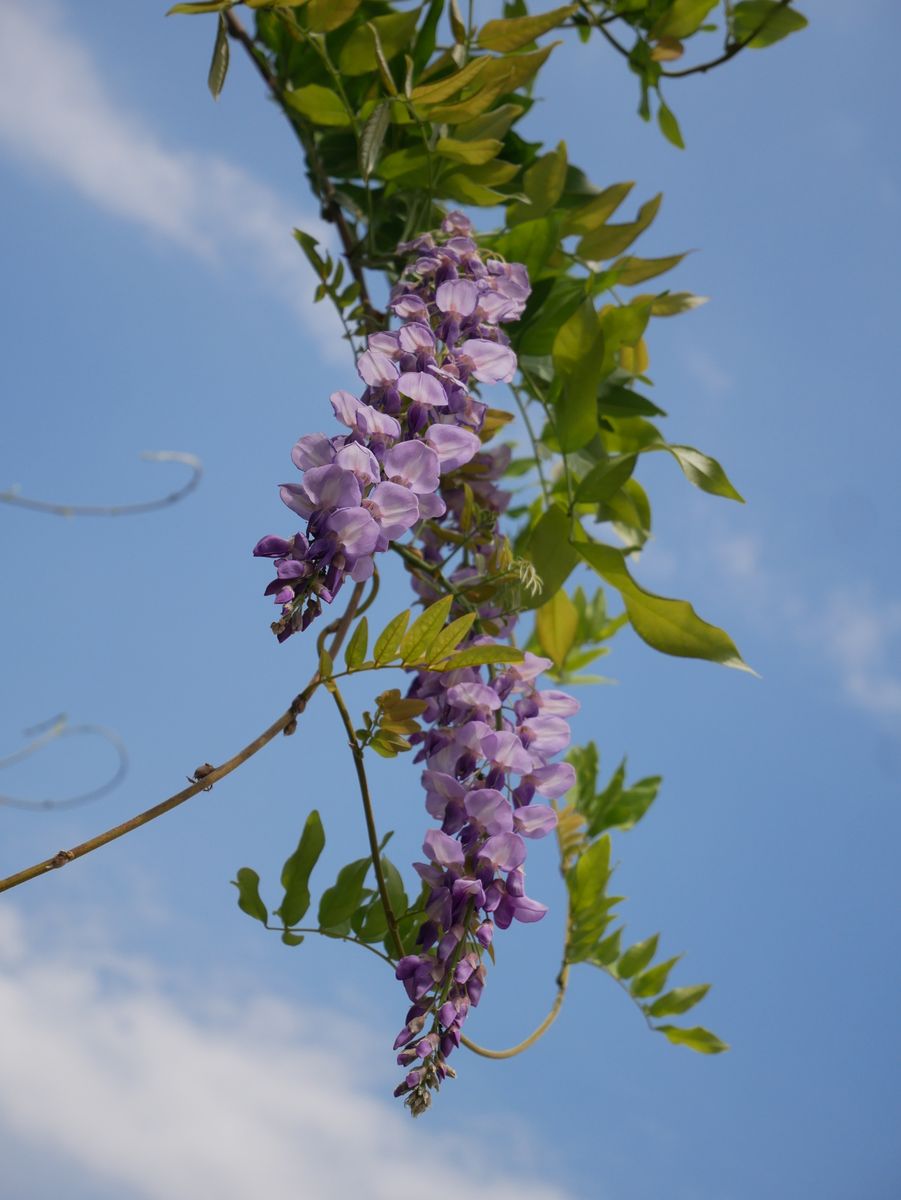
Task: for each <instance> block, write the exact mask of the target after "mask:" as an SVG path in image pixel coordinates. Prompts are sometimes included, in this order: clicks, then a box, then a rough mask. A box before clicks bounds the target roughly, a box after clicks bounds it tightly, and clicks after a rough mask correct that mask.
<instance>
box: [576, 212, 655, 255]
mask: <svg viewBox="0 0 901 1200" xmlns="http://www.w3.org/2000/svg"><path fill="white" fill-rule="evenodd" d="M662 200H663V196H662V195H657V196H654V197H653V199H651V200H648V201H647V202H646V203H645V204H643V205H642V206H641V208H640V209H639V210H638V216H637V217H636V218H635V220H634V221H629V222H627V223H626V224H624V225H602V226H601V227H600V228H599V229H596V230H594V231H593V232H592V233H587V234H586V235H585V236H584V237H583V238H582V240H581V241H580V242H579V254H580V255H581V256H582V257H583V258H587V259H589V260H591V261H593V262H599V261H602V260H604V259H608V258H616V256H617V254H622V252H623V251H624V250H626V249H628V247H629V246H631V245H632V243H633V242H634V241H635V239H636V238H637V237H638V236H639V234H641V233H643V232H644V231H645V230H646V229H647V227H648V226H649V225H650V223H651V222H652V221H653V220H654V218H655V217H656V215H657V210H658V209H659V208H660V203H661V201H662Z"/></svg>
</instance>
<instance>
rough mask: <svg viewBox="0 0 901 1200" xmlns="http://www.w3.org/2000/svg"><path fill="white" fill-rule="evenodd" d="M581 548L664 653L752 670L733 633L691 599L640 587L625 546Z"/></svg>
mask: <svg viewBox="0 0 901 1200" xmlns="http://www.w3.org/2000/svg"><path fill="white" fill-rule="evenodd" d="M577 549H578V552H579V553H580V554H581V555H582V557H583V558H584V559H585V561H586V562H587V563H588V564H589V566H592V567H593V568H594V569H595V571H597V573H598V574H599V575H600V576H601V578H602V579H605V580H606V581H607V583H609V584H610V585H611V586H612V587H615V588H616V589H617V590H618V591H619V593H620V595H621V596H622V598H623V603H624V604H625V606H626V612H627V613H628V614H629V621H630V622H631V624H632V628H633V629H634V630H635V632H636V633H637V634H638V636H639V637H640V638H641V639H642V640H643V641H645V642H647V643H648V645H649V646H653V647H654V649H655V650H659V651H661V653H663V654H672V655H676V656H677V657H681V658H703V659H707V660H708V661H710V662H718V663H722V665H723V666H724V667H735V668H737V669H739V670H742V671H749V670H750V667H748V665H747V664H746V663H745V662H744V661H743V660H742V657H741V655H740V654H739V652H738V648H737V647H736V645H735V643H734V642H733V641H732V639H731V638H730V637H729V635H728V634H727V633H726V632H725V631H724V630H722V629H719V628H718V627H717V626H716V625H710V624H708V622H707V621H704V620H702V619H701V617H699V616H698V614H697V613H696V612H695V610H694V609H693V608H692V606H691V605H690V604H689V603H688V601H687V600H668V599H666V598H665V597H663V596H656V595H654V593H653V592H646V591H645V590H644V588H642V587H640V586H639V585H638V584H637V583H636V582H635V580H634V579H633V578H632V576H631V575H630V574H629V571H628V568H627V567H626V560H625V556H624V555H623V552H622V551H621V550H617V549H616V547H615V546H605V545H601V544H600V543H598V542H578V543H577ZM752 674H753V672H752Z"/></svg>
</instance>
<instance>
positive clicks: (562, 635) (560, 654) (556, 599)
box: [535, 588, 579, 671]
mask: <svg viewBox="0 0 901 1200" xmlns="http://www.w3.org/2000/svg"><path fill="white" fill-rule="evenodd" d="M578 628H579V613H578V610H577V609H576V606H575V605H574V604H573V602H572V600H570V598H569V596H568V595H567V594H566V592H565V591H564V590H563V588H561V589H560V590H559V591H558V592H555V594H554V595H553V596H552V597H551V598H550V600H548V602H547V603H546V604H542V606H541V608H539V609H538V611H537V612H536V613H535V630H536V632H537V634H538V642H539V645H540V646H541V649H542V650H543V651H544V653H545V654H547V655H549V656H550V658H551V659H552V660H553V663H554V666H555V667H556V668H557V670H558V671H559V670H560V669H561V668H562V667H563V664H564V662H565V661H566V656H567V654H568V653H569V651H570V650H571V649H572V645H573V643H574V642H575V640H576V632H577V630H578Z"/></svg>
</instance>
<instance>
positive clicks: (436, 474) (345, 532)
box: [254, 213, 529, 641]
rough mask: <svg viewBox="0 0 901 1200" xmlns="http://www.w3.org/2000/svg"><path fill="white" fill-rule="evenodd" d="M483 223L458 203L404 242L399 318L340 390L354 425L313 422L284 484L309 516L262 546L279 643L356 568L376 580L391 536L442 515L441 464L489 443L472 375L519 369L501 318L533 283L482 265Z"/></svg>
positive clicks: (448, 468)
mask: <svg viewBox="0 0 901 1200" xmlns="http://www.w3.org/2000/svg"><path fill="white" fill-rule="evenodd" d="M471 231H472V227H471V225H470V223H469V221H468V219H467V218H466V217H463V216H462V215H461V214H459V213H456V214H451V216H450V217H448V218H447V219H446V221H445V222H444V226H443V228H442V232H441V233H440V234H439V235H438V236H437V237H435V236H433V235H431V234H428V235H426V236H425V237H422V238H419V239H417V240H416V241H415V242H411V243H407V244H406V245H404V246H401V247H400V248H399V249H400V251H401V252H402V253H407V254H409V255H410V256H411V259H412V261H411V263H410V265H409V267H408V269H407V271H405V273H404V275H403V276H402V279H401V281H400V283H399V284H398V285H397V287H396V288H395V290H394V293H393V295H392V301H391V307H392V310H393V311H394V312H395V314H396V315H397V316H398V317H399V318H400V320H401V325H400V327H399V328H398V329H396V330H390V331H385V332H382V333H375V334H372V335H371V336H370V337H369V339H368V346H367V349H366V350H365V351H364V352H363V353H362V354H361V355H360V356H359V358H358V359H357V371H358V373H359V376H360V379H361V381H362V383H363V384H364V385H365V386H364V387H363V389H362V393H361V395H360V396H359V397H358V396H355V395H352V394H351V393H350V392H346V391H339V392H334V393H333V394H332V397H331V404H332V410H333V412H334V415H335V417H336V418H337V420H338V421H339V422H340V423H341V424H342V425H343V426H344V427H345V428H346V430H347V432H346V433H342V434H339V435H337V436H332V437H327V436H326V435H325V434H323V433H314V434H307V435H306V436H304V437H302V438H301V439H300V440H299V441H298V442H297V444H296V445H295V447H294V449H293V451H292V453H291V458H292V461H293V463H294V465H295V466H296V467H297V468H298V470H299V471H300V472H302V479H301V481H300V482H299V483H298V482H291V483H285V484H283V485H282V486H281V488H280V495H281V498H282V500H283V501H284V503H285V504H286V505H287V506H288V508H290V509H291V511H292V512H294V513H296V514H297V516H298V517H300V518H301V520H302V521H303V522H305V525H304V528H303V530H302V531H300V532H298V533H296V534H295V535H294V537H293V538H287V539H286V538H281V537H274V536H269V537H264V538H262V539H261V541H259V542H258V543H257V545H256V547H255V548H254V554H255V555H257V556H259V557H265V558H273V559H274V560H275V570H276V577H275V579H274V580H272V582H271V583H270V584H269V586H268V587H267V588H266V594H267V595H271V596H274V597H275V602H276V604H279V605H281V606H282V615H281V618H280V619H279V620H278V621H276V622H275V623H274V625H273V630H274V631H275V632H276V633H277V634H278V637H279V640H280V641H284V640H285V639H286V638H288V637H290V636H291V634H292V633H295V632H297V630H299V629H305V628H306V627H307V625H309V623H310V621H312V620H313V619H314V618H315V617H317V616H318V615H319V613H320V611H321V607H322V603H323V602H324V603H326V604H331V602H332V601H333V600H334V598H335V596H336V595H337V594H338V592H339V591H340V590H341V587H342V585H343V583H344V581H345V579H346V578H347V577H348V576H350V578H351V579H353V580H355V581H356V582H360V581H362V580H365V579H368V578H369V576H370V575H371V574H372V571H373V558H374V555H376V554H378V553H381V552H383V551H384V550H386V549H387V548H388V544H389V543H390V542H391V541H393V540H394V539H396V538H399V537H402V536H403V535H404V534H405V533H406V532H407V531H408V530H410V529H412V528H413V527H414V526H416V525H418V524H419V522H421V521H423V520H428V519H436V518H440V517H442V516H443V515H444V514H445V512H446V503H445V501H444V500H443V499H442V498H441V496H440V495H439V494H438V493H439V489H440V486H441V477H442V475H445V474H448V473H450V472H452V471H456V470H457V469H459V468H460V467H462V466H464V465H465V464H467V463H468V462H470V461H471V460H472V459H473V457H474V456H475V455H476V453H477V452H478V451H479V450H480V447H481V442H480V439H479V436H478V433H479V430H480V429H481V427H482V423H483V420H484V415H485V411H486V406H485V405H484V404H483V403H482V402H481V401H480V400H477V399H476V398H475V397H474V396H473V395H472V394H471V392H470V390H469V383H470V381H471V380H474V381H476V382H478V383H479V384H492V383H499V382H508V381H509V380H511V379H512V378H513V373H514V371H515V369H516V356H515V355H514V353H513V351H512V350H511V349H510V347H509V345H508V344H507V338H506V337H505V335H504V334H503V332H502V331H501V330H500V328H499V324H500V323H501V322H504V321H511V320H515V319H516V318H517V317H518V316H519V315H520V313H521V312H522V308H523V306H524V304H525V301H526V299H527V298H528V295H529V284H528V278H527V276H526V273H525V269H524V268H523V267H521V266H519V265H517V264H513V265H511V264H508V263H500V262H494V261H492V262H488V263H487V264H486V263H484V262H483V261H482V259H481V257H480V256H479V252H478V247H477V245H476V243H475V242H474V241H473V239H472V238H471V237H470V236H469V234H470V233H471Z"/></svg>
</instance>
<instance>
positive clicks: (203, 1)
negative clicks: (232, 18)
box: [166, 0, 237, 17]
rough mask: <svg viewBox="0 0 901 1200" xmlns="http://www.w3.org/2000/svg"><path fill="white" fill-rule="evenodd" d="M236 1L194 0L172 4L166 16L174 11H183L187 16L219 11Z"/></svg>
mask: <svg viewBox="0 0 901 1200" xmlns="http://www.w3.org/2000/svg"><path fill="white" fill-rule="evenodd" d="M236 3H237V0H195V2H194V3H185V4H173V5H172V7H171V8H170V9H169V10H168V12H167V13H166V16H167V17H171V16H172V15H173V14H174V13H183V14H185V15H186V16H189V17H191V16H195V15H196V14H197V13H214V12H217V13H221V12H223V11H224V10H225V9H226V8H232V7H233V5H234V4H236Z"/></svg>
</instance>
